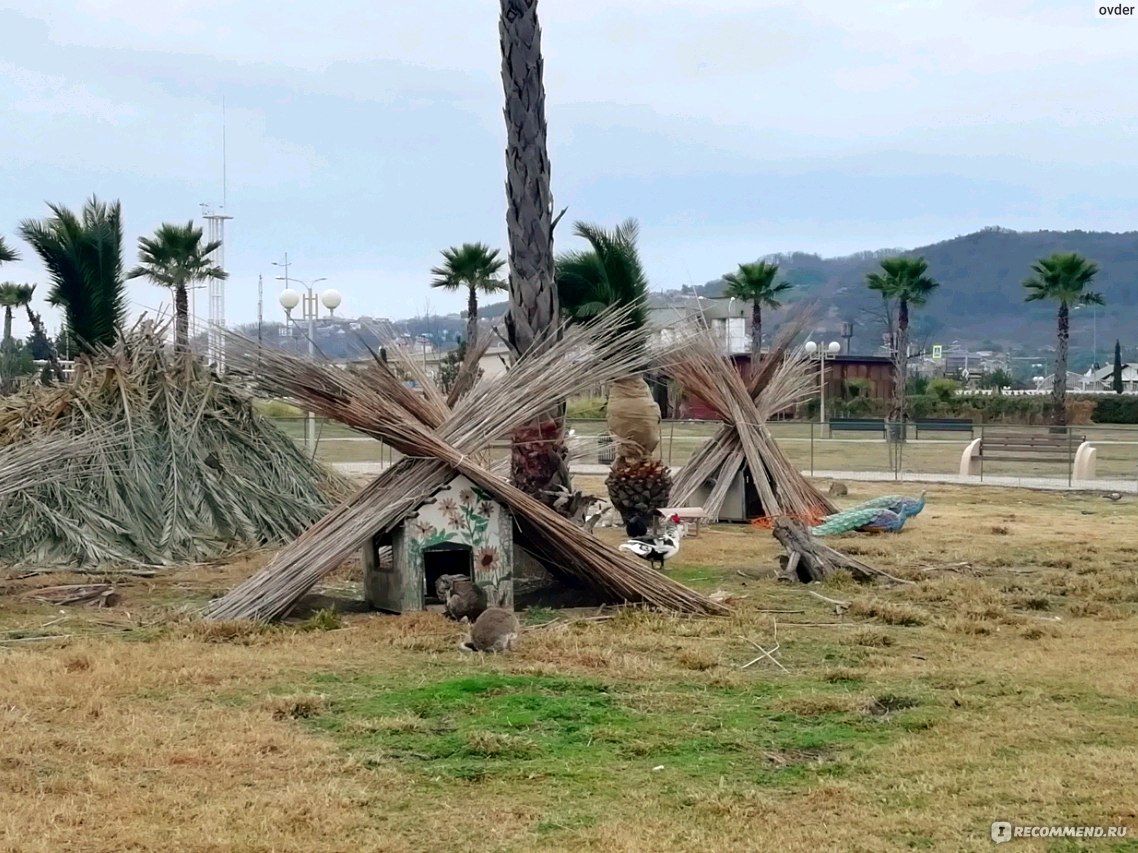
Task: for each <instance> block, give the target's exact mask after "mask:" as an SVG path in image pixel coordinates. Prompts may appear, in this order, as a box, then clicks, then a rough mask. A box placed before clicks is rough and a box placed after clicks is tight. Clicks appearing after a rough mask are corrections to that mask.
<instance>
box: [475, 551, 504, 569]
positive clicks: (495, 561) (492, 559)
mask: <svg viewBox="0 0 1138 853" xmlns="http://www.w3.org/2000/svg"><path fill="white" fill-rule="evenodd" d="M498 565H499V555H498V549H497V548H493V547H491V546H489V545H483V546H482V547H481V548H478V549H477V550H476V551H475V552H474V569H475V571H480V572H493V571H497V569H498Z"/></svg>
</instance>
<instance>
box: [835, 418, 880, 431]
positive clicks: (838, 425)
mask: <svg viewBox="0 0 1138 853" xmlns="http://www.w3.org/2000/svg"><path fill="white" fill-rule="evenodd" d="M834 430H846V431H848V432H879V433H882V434H884V433H885V419H884V418H830V432H834Z"/></svg>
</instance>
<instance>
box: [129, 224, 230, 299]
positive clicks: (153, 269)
mask: <svg viewBox="0 0 1138 853" xmlns="http://www.w3.org/2000/svg"><path fill="white" fill-rule="evenodd" d="M202 236H203V235H202V229H200V228H197V227H195V226H194V223H193V221H192V220H191V221H189V222H187V223H186V224H185V225H172V224H170V223H168V222H165V223H163V224H162V225H160V226H158V230H156V231H155V232H154V236H153V237H139V238H138V259H139V262H140V263H139V265H138V266H136V267H135V268H134V269H132V270H131V271H130V272H129V273H127V278H142V277H145V278H149V279H150V280H151V281H153V282H154V283H155V284H157V285H160V286H162V287H179V286H181V287H186V286H189V285H191V284H195V283H197V282H202V281H210V280H213V279H223V278H226V277H227V274H226V272H225V270H223V269H221V267H219V266H217V265H216V264H214V262H213V259H212V258H211V257H210V255H212V254H213V253H214V252H215V251H217V249H218V248H219V247H220V246H221V242H220V241H218V240H215V241H212V242H209V243H203V242H202Z"/></svg>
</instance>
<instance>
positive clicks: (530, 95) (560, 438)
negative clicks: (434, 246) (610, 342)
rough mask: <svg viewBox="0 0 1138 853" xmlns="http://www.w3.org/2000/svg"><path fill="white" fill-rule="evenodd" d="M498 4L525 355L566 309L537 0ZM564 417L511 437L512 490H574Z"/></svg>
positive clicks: (556, 414) (514, 320)
mask: <svg viewBox="0 0 1138 853" xmlns="http://www.w3.org/2000/svg"><path fill="white" fill-rule="evenodd" d="M500 3H501V7H500V8H501V13H500V15H499V18H498V33H499V41H500V45H501V51H502V88H503V89H504V90H505V111H504V114H505V118H506V198H507V201H508V203H509V206H508V209H507V212H506V225H507V229H508V231H509V240H510V307H509V310H508V311H507V312H506V319H505V325H506V333H507V339H508V341H509V344H510V348H511V349H512V350H513V352H514V354H515V355H521V354H523V353H525V352H527V351H528V350H530V349H532V348H534V347H540V346H542V345H543V344H544V343H545V341H547V340H548V336H549V334H550V331H551V330H552V329H554V328H555V327H556V324H557V322H558V319H559V311H560V307H559V304H558V299H557V287H556V285H555V283H554V280H553V219H552V198H551V195H550V190H549V152H548V149H547V146H546V124H545V85H544V83H543V82H542V59H541V27H540V26H539V25H538V21H537V0H500ZM564 412H565V409H564V406H560V407H558V408H557V409H555V410H553V411H550V412H548V413H547V414H546V416H545V417H543V418H541V419H539V420H538V421H537V422H535V423H532V424H527V425H526V426H525V427H523V428H522V429H520V430H519V431H518V432H517V433H516V434H515V435H514V439H513V451H512V453H511V460H510V474H511V477H512V478H513V481H514V484H515V485H517V486H518V488H520V489H522V490H523V491H525V492H528V493H529V494H531V495H533V496H534V497H536V498H537V499H539V500H542V501H544V502H546V503H547V504H550V505H552V502H553V500H554V496H553V494H551V493H552V492H553V491H554V490H556V489H558V488H559V487H561V486H564V487H565V488H568V487H569V485H570V480H569V466H568V463H567V461H566V460H567V458H568V453H567V451H566V448H565V418H564Z"/></svg>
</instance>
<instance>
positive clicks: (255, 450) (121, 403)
mask: <svg viewBox="0 0 1138 853" xmlns="http://www.w3.org/2000/svg"><path fill="white" fill-rule="evenodd" d="M162 331H163V330H162V329H161V328H159V329H155V328H154V326H153V325H152V324H146V325H142V324H140V326H139V327H136V329H135V330H133V331H131V332H130V333H128V334H126V335H125V336H123V337H122V338H121V339H120V341H119V342H118V343H117V344H115V345H114V346H113V347H110V348H105V349H102V350H100V351H98V352H96V353H94V354H93V355H91V356H89V357H87V358H86V359H85V360H84V361H82V362H81V363H80V364H79V366H78V367H77V370H76V374H75V376H74V378H73V380H72V381H71V382H70V383H69V384H67V385H65V386H61V387H55V388H50V389H46V388H30V389H28V390H27V391H26V392H24V393H22V394H20V395H17V396H14V397H9V398H7V399H5V400H4V401H3V402H2V403H0V446H3V445H9V444H15V443H18V442H27V441H34V440H37V439H47V440H59V439H61V438H67V437H74V438H77V439H83V440H84V443H83V445H82V447H83V452H81V453H70V454H68V455H66V456H63V457H61V458H60V459H58V460H57V462H56V463H55V464H56V466H57V467H58V468H59V476H56V477H55V478H54V479H53V480H52V481H51V482H46V483H37V484H32V485H31V486H30V487H28V488H23V489H20V490H18V491H16V492H14V493H12V494H7V495H0V518H3V519H4V532H5V535H4V537H3V538H2V539H0V561H3V562H8V563H17V564H20V563H25V564H26V563H36V564H55V565H76V564H80V565H95V566H99V565H113V564H118V563H134V564H145V565H169V564H176V563H184V562H194V561H200V560H207V559H214V558H217V557H220V556H222V555H223V554H225V553H226V552H228V551H231V550H233V549H236V548H242V547H256V546H261V545H265V544H275V543H281V542H285V541H288V540H290V539H292V538H293V537H295V536H296V535H297V534H298V533H299V532H301V531H302V530H304V529H305V528H307V527H308V526H309V525H311V524H312V523H313V522H315V521H317V520H318V519H319V518H321V517H322V516H323V515H324V514H325V513H326V512H327V511H328V509H329V507H331V506H332V505H334V503H335V500H336V499H337V498H339V497H340V496H342V495H343V494H346V493H347V491H348V488H349V486H348V483H347V482H346V481H345V480H344V479H343V478H340V477H338V476H336V475H334V474H332V473H330V472H329V471H327V470H326V469H325V468H324V467H323V466H321V465H320V464H318V463H316V462H313V461H311V460H309V459H308V458H307V457H306V456H305V454H304V453H303V452H302V451H301V449H300V448H299V447H297V446H296V444H295V443H294V442H293V441H292V440H291V439H290V438H288V437H287V436H286V435H284V434H283V433H282V432H280V431H279V430H278V429H277V428H276V427H275V426H274V425H273V424H272V423H271V422H270V421H269V420H268V419H266V418H264V417H262V416H261V415H259V414H258V413H257V412H256V410H255V409H254V407H253V402H252V399H251V398H250V397H249V396H248V395H247V394H245V393H243V392H242V391H241V390H240V389H238V388H237V387H235V386H234V385H233V384H231V383H230V382H228V381H226V380H224V379H220V378H218V377H217V376H216V375H214V374H212V373H211V372H210V371H209V370H208V369H207V368H206V367H205V366H204V365H202V364H201V363H200V362H198V361H196V360H194V359H192V358H190V357H187V356H177V355H175V354H174V353H173V351H172V350H170V349H169V348H168V347H167V346H165V345H164V344H163V341H162V337H163V335H162ZM99 435H104V436H107V435H114V436H116V438H115V440H113V441H112V440H109V439H107V440H91V436H99Z"/></svg>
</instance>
